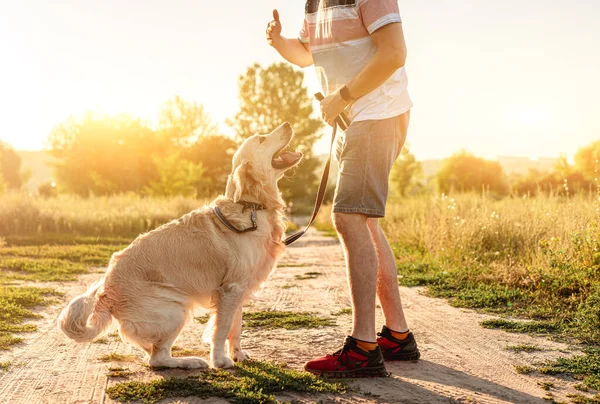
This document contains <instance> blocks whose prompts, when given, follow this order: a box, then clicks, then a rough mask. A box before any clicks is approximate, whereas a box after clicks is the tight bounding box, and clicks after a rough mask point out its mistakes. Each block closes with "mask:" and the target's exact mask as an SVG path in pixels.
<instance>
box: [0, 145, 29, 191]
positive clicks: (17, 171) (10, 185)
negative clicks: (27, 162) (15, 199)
mask: <svg viewBox="0 0 600 404" xmlns="http://www.w3.org/2000/svg"><path fill="white" fill-rule="evenodd" d="M27 176H28V174H27V173H25V174H24V173H23V172H22V170H21V157H20V156H19V155H18V154H17V152H16V151H15V150H14V149H13V148H12V147H10V146H9V145H8V144H7V143H3V142H0V178H2V179H3V183H4V186H5V188H6V189H20V188H21V186H22V185H23V183H24V182H27V181H26V180H27Z"/></svg>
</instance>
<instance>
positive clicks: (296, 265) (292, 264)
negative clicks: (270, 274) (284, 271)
mask: <svg viewBox="0 0 600 404" xmlns="http://www.w3.org/2000/svg"><path fill="white" fill-rule="evenodd" d="M305 266H307V265H306V264H301V263H299V262H295V263H289V264H277V268H303V267H305Z"/></svg>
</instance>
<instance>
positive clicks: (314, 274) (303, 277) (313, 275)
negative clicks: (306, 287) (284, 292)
mask: <svg viewBox="0 0 600 404" xmlns="http://www.w3.org/2000/svg"><path fill="white" fill-rule="evenodd" d="M321 275H323V274H322V273H321V272H305V273H304V275H295V276H294V278H296V280H297V281H303V280H306V279H317V278H318V277H319V276H321Z"/></svg>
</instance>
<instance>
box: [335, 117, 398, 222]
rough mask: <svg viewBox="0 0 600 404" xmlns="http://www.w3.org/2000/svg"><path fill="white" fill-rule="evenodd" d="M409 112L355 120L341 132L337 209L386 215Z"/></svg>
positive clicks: (337, 152)
mask: <svg viewBox="0 0 600 404" xmlns="http://www.w3.org/2000/svg"><path fill="white" fill-rule="evenodd" d="M408 114H409V113H408V112H407V113H406V114H404V115H399V116H396V117H394V118H389V119H383V120H370V121H359V122H354V123H352V124H351V125H350V127H349V128H348V130H347V131H346V132H345V133H340V134H339V136H338V139H337V143H336V153H335V158H336V160H337V161H338V164H339V173H338V179H337V186H336V189H335V196H334V198H333V211H334V212H340V213H361V214H364V215H366V216H368V217H384V216H385V203H386V201H387V196H388V178H389V175H390V171H391V170H392V166H393V165H394V162H395V161H396V159H397V158H398V156H399V155H400V151H401V150H402V146H403V145H404V141H405V140H406V130H407V127H408V118H409V115H408Z"/></svg>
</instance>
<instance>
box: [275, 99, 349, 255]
mask: <svg viewBox="0 0 600 404" xmlns="http://www.w3.org/2000/svg"><path fill="white" fill-rule="evenodd" d="M315 98H316V99H317V101H322V100H323V99H324V98H325V97H323V94H321V93H317V94H315ZM338 126H339V127H340V128H341V129H342V130H344V131H345V130H346V129H348V126H350V120H349V119H348V116H347V115H346V114H345V113H344V112H342V113H341V114H340V116H338V117H337V118H336V119H335V123H334V124H333V130H332V131H331V144H330V145H329V155H328V156H327V163H325V169H324V170H323V176H322V177H321V183H320V184H319V190H318V191H317V198H316V200H315V207H314V209H313V213H312V216H311V218H310V221H309V222H308V224H307V225H306V227H305V228H304V230H301V231H299V232H297V233H294V234H292V235H291V236H289V237H288V238H286V239H285V241H284V244H285V245H286V246H288V245H290V244H292V243H293V242H294V241H296V240H298V239H299V238H300V237H302V236H303V235H304V234H306V232H307V231H308V229H309V228H310V226H312V224H313V222H314V221H315V219H316V218H317V215H318V214H319V209H321V205H322V204H323V200H324V199H325V192H326V191H327V181H328V180H329V169H330V167H331V154H332V152H333V143H334V142H335V135H336V134H337V129H338Z"/></svg>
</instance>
